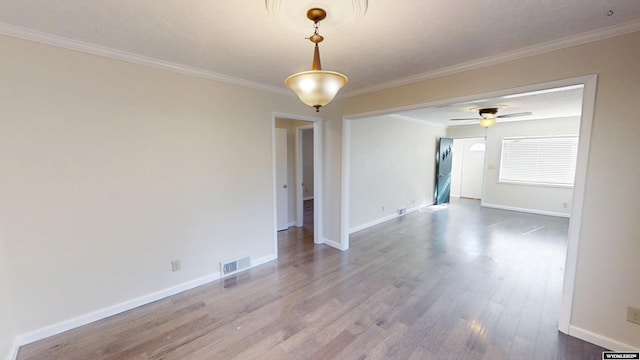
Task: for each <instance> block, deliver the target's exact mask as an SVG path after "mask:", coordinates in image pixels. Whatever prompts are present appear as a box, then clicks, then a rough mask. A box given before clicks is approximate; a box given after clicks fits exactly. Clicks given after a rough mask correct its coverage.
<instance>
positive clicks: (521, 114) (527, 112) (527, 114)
mask: <svg viewBox="0 0 640 360" xmlns="http://www.w3.org/2000/svg"><path fill="white" fill-rule="evenodd" d="M532 114H533V113H532V112H531V111H526V112H521V113H513V114H504V115H498V116H496V118H500V119H504V118H512V117H518V116H529V115H532Z"/></svg>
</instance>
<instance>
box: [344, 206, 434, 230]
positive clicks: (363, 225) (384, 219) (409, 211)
mask: <svg viewBox="0 0 640 360" xmlns="http://www.w3.org/2000/svg"><path fill="white" fill-rule="evenodd" d="M429 205H432V204H423V205H420V206H414V207H412V208H408V209H407V212H406V213H405V214H404V215H406V214H409V213H412V212H414V211H418V210H419V209H420V208H422V207H424V206H429ZM404 215H398V214H391V215H387V216H385V217H382V218H380V219H376V220H373V221H371V222H368V223H366V224H362V225H358V226H354V227H352V228H351V229H349V234H353V233H354V232H358V231H360V230H364V229H366V228H370V227H372V226H375V225H378V224H382V223H383V222H385V221H389V220H393V219H395V218H398V217H400V216H404Z"/></svg>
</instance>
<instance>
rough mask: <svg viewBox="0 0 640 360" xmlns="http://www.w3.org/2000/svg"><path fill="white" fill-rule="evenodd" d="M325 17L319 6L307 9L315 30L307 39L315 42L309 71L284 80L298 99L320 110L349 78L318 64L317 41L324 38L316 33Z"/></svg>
mask: <svg viewBox="0 0 640 360" xmlns="http://www.w3.org/2000/svg"><path fill="white" fill-rule="evenodd" d="M326 17H327V12H326V11H324V10H323V9H320V8H313V9H309V11H307V18H309V20H311V21H313V23H314V28H315V31H314V33H313V35H311V37H309V40H310V41H311V42H312V43H314V44H315V47H314V52H313V65H312V67H311V70H310V71H303V72H299V73H297V74H293V75H291V76H289V77H288V78H286V79H285V80H284V83H285V84H286V85H287V86H288V87H289V88H290V89H291V90H293V92H295V93H296V95H298V98H300V100H301V101H302V102H303V103H305V104H307V105H309V106H313V107H314V108H316V112H318V111H320V107H321V106H325V105H327V104H328V103H330V102H331V100H333V98H334V97H335V96H336V94H337V93H338V91H340V89H341V88H342V87H343V86H345V85H346V84H347V82H348V81H349V79H347V77H346V76H344V75H343V74H341V73H339V72H335V71H326V70H322V66H321V65H320V48H319V47H318V43H320V42H321V41H322V40H324V37H322V36H321V35H320V34H319V33H318V23H319V22H320V21H322V20H323V19H324V18H326Z"/></svg>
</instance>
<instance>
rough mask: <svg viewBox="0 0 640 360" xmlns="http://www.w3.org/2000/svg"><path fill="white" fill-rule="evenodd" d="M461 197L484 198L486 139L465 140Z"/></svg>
mask: <svg viewBox="0 0 640 360" xmlns="http://www.w3.org/2000/svg"><path fill="white" fill-rule="evenodd" d="M462 147H463V155H462V176H461V183H460V197H465V198H470V199H480V198H482V179H483V172H484V152H485V141H484V139H464V142H463V146H462Z"/></svg>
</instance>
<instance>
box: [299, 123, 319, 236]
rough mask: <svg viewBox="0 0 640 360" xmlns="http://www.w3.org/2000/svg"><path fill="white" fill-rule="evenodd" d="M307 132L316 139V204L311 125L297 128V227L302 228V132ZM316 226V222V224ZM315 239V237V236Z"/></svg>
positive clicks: (312, 128)
mask: <svg viewBox="0 0 640 360" xmlns="http://www.w3.org/2000/svg"><path fill="white" fill-rule="evenodd" d="M305 130H313V131H314V132H313V133H314V139H313V148H314V155H313V157H314V158H313V167H314V169H313V185H314V187H313V189H314V190H313V198H314V203H315V192H316V191H315V182H316V179H315V173H316V172H315V170H316V169H315V163H316V162H315V160H316V159H315V146H316V145H315V144H316V142H315V129H314V126H313V125H309V126H300V127H297V128H296V147H297V149H296V154H297V159H296V168H297V170H298V171H296V226H298V227H301V226H303V225H304V187H303V186H302V182H303V178H304V176H303V175H304V174H303V170H304V169H303V168H302V165H303V161H302V159H303V154H304V151H303V147H302V145H303V141H302V132H303V131H305ZM314 217H315V211H314ZM314 224H315V222H314ZM314 238H315V236H314Z"/></svg>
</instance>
